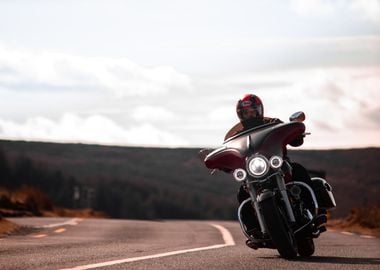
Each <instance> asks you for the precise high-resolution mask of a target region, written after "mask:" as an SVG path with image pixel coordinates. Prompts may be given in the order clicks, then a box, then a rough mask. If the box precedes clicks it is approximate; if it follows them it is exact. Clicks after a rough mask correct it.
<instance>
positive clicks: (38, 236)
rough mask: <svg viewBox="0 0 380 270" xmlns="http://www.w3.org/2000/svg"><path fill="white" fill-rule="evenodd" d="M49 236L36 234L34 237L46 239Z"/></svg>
mask: <svg viewBox="0 0 380 270" xmlns="http://www.w3.org/2000/svg"><path fill="white" fill-rule="evenodd" d="M46 236H47V234H35V235H32V237H33V238H42V237H46Z"/></svg>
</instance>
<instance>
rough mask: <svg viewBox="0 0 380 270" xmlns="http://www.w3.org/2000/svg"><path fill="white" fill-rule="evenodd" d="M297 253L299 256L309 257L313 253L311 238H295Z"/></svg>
mask: <svg viewBox="0 0 380 270" xmlns="http://www.w3.org/2000/svg"><path fill="white" fill-rule="evenodd" d="M297 246H298V253H299V254H300V256H301V257H309V256H311V255H313V254H314V250H315V247H314V241H313V239H312V238H302V239H297Z"/></svg>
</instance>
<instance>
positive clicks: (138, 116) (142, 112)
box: [132, 106, 178, 122]
mask: <svg viewBox="0 0 380 270" xmlns="http://www.w3.org/2000/svg"><path fill="white" fill-rule="evenodd" d="M132 118H133V119H134V120H136V121H138V122H141V121H148V122H151V121H157V122H169V121H174V120H176V119H178V117H176V115H175V114H174V113H173V112H171V111H169V110H168V109H166V108H164V107H159V106H139V107H137V108H136V109H135V110H134V111H133V113H132Z"/></svg>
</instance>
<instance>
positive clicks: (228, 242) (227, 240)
mask: <svg viewBox="0 0 380 270" xmlns="http://www.w3.org/2000/svg"><path fill="white" fill-rule="evenodd" d="M210 225H211V226H213V227H214V228H216V229H218V230H219V232H220V233H221V234H222V237H223V240H224V244H220V245H212V246H207V247H200V248H191V249H183V250H176V251H171V252H165V253H159V254H154V255H148V256H141V257H134V258H126V259H120V260H114V261H108V262H102V263H94V264H87V265H82V266H76V267H73V268H64V269H60V270H85V269H93V268H99V267H105V266H110V265H115V264H122V263H129V262H136V261H142V260H149V259H156V258H162V257H167V256H173V255H178V254H183V253H189V252H196V251H203V250H210V249H216V248H223V247H227V246H234V245H235V241H234V239H233V237H232V235H231V233H230V232H229V231H228V230H227V229H226V228H224V227H223V226H220V225H218V224H210Z"/></svg>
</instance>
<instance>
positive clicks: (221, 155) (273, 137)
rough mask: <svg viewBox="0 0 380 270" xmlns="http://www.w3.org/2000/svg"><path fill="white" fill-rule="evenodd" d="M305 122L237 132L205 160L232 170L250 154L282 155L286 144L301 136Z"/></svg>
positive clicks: (241, 166)
mask: <svg viewBox="0 0 380 270" xmlns="http://www.w3.org/2000/svg"><path fill="white" fill-rule="evenodd" d="M304 132H305V125H304V124H303V123H300V122H290V123H274V124H273V123H271V124H267V125H263V126H260V127H256V128H253V129H249V130H247V131H244V132H242V133H240V134H237V135H235V136H233V137H231V138H229V139H228V140H226V141H225V142H224V143H223V146H222V147H220V148H217V149H216V150H214V151H213V152H211V153H210V154H208V155H207V156H206V158H205V160H204V162H205V165H206V167H207V168H209V169H220V170H227V171H232V170H235V169H238V168H245V164H246V157H247V156H250V155H252V154H253V153H256V154H259V153H260V154H262V155H265V156H267V157H271V156H273V155H279V156H282V155H283V153H285V150H286V145H287V144H289V143H291V142H292V141H294V140H296V139H298V138H300V137H302V134H303V133H304Z"/></svg>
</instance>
